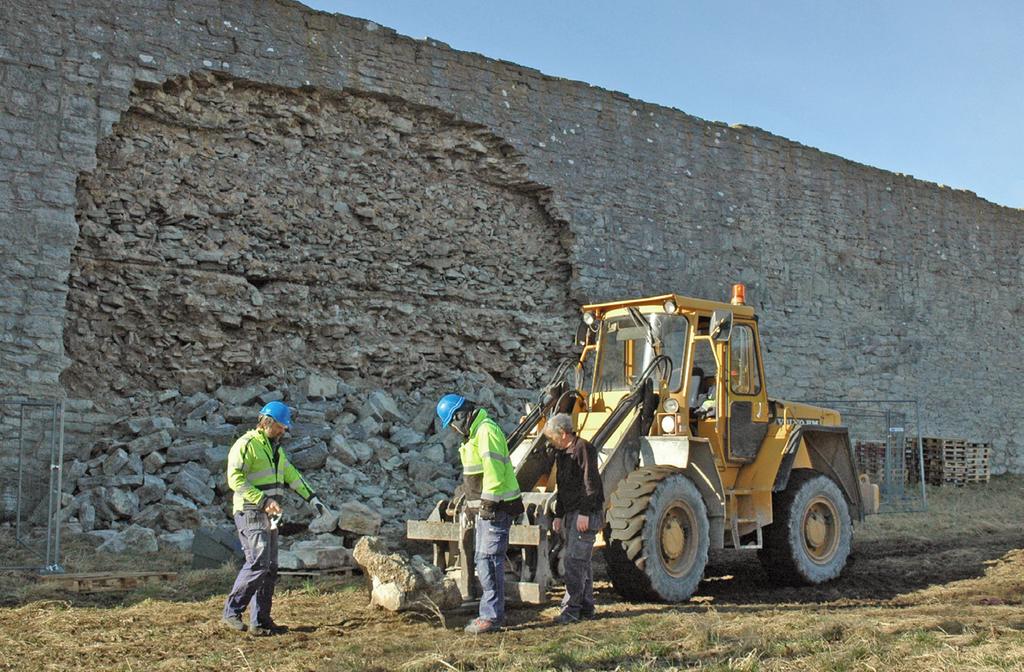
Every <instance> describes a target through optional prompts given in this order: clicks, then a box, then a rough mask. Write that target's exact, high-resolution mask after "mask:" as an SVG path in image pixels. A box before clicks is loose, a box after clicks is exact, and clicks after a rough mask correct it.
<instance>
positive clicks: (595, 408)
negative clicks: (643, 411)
mask: <svg viewBox="0 0 1024 672" xmlns="http://www.w3.org/2000/svg"><path fill="white" fill-rule="evenodd" d="M584 310H585V313H584V314H585V316H586V319H587V320H588V324H589V325H590V327H589V331H590V334H591V336H590V338H589V339H587V340H586V342H585V343H584V352H583V356H582V357H581V364H580V371H581V372H583V373H582V374H581V375H580V379H581V380H582V381H583V383H584V387H583V393H584V395H583V396H584V397H585V399H586V402H585V404H584V405H585V412H584V413H583V414H582V415H581V418H582V422H581V425H582V426H581V427H580V430H581V433H582V434H583V435H584V436H585V437H587V438H589V437H588V431H587V430H588V429H590V430H593V429H594V428H596V427H598V426H600V425H601V424H602V423H603V422H604V420H605V419H606V418H607V416H608V414H609V413H610V412H611V411H612V410H613V409H615V408H616V406H617V405H618V404H619V402H621V401H622V400H623V398H625V397H626V396H627V395H629V394H630V392H631V390H633V389H635V386H636V384H637V382H638V380H639V379H640V378H641V376H644V375H645V374H646V375H647V377H648V378H650V379H651V380H652V383H653V389H654V393H655V394H656V395H657V410H656V414H655V416H654V421H653V422H652V424H651V426H650V428H649V430H648V432H647V433H648V434H650V435H654V436H657V435H661V436H672V435H690V436H696V437H701V438H705V439H707V440H708V441H709V442H710V443H711V444H712V446H713V448H714V449H715V452H716V454H718V455H719V456H720V459H721V460H722V462H723V463H732V464H744V463H748V462H751V461H752V460H754V459H755V458H756V456H757V452H758V450H759V448H760V446H761V443H762V441H763V438H764V436H765V434H766V432H767V429H768V419H769V411H768V403H767V393H766V390H765V385H764V373H763V369H762V363H761V356H760V347H759V340H758V330H757V321H756V319H755V317H754V312H753V309H752V308H751V307H749V306H746V305H730V304H726V303H719V302H712V301H705V300H700V299H688V298H686V297H681V296H678V295H674V294H673V295H667V296H662V297H651V298H649V299H642V300H637V301H630V302H623V303H620V304H603V305H599V306H587V307H585V308H584ZM652 366H653V370H652Z"/></svg>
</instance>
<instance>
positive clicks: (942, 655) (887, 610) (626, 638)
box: [0, 477, 1024, 672]
mask: <svg viewBox="0 0 1024 672" xmlns="http://www.w3.org/2000/svg"><path fill="white" fill-rule="evenodd" d="M1022 486H1024V478H1019V477H1000V478H996V479H994V480H993V481H992V483H990V484H988V485H986V486H971V487H967V488H930V489H929V502H930V507H929V511H928V512H927V513H918V514H899V515H884V516H876V517H873V518H871V519H869V520H868V521H867V522H866V523H864V524H862V525H860V526H858V528H857V530H856V532H855V543H854V552H853V555H852V558H851V562H850V564H849V566H848V567H847V569H846V571H845V573H844V574H843V576H842V577H841V578H840V579H839V580H837V581H834V582H831V583H829V584H825V585H822V586H818V587H813V588H788V587H779V586H773V585H769V584H768V583H767V581H766V577H765V575H764V574H763V572H762V571H761V570H760V567H759V565H758V563H757V559H756V556H755V555H754V554H753V553H752V552H742V553H729V552H716V553H714V554H713V556H712V558H711V562H710V564H709V566H708V570H707V572H706V580H705V581H704V582H703V583H702V584H701V586H700V588H699V590H698V592H697V594H696V595H695V596H694V598H693V599H692V600H691V601H690V602H689V603H688V604H683V605H665V604H631V603H625V602H622V601H620V600H619V599H618V598H617V596H616V595H615V593H614V592H613V591H612V589H611V586H610V585H609V584H608V583H607V582H605V581H599V582H598V585H597V597H598V614H599V618H598V619H597V620H595V621H589V622H585V623H582V624H578V625H573V626H569V627H558V626H553V625H551V624H550V622H549V621H550V618H551V617H552V616H554V615H555V614H556V609H555V607H554V606H553V605H554V599H553V600H552V603H551V604H550V605H547V606H544V607H529V608H513V609H511V611H510V614H509V618H510V627H509V628H508V629H507V630H505V631H504V632H502V633H500V634H498V635H491V636H484V637H472V636H468V635H465V634H463V633H462V631H461V628H462V626H464V625H465V623H466V622H467V621H468V620H469V619H470V618H471V614H470V613H450V614H444V615H440V614H436V615H395V614H391V613H387V612H382V611H379V610H376V609H371V608H370V607H368V606H367V599H366V593H365V588H364V585H363V582H362V580H361V579H348V580H329V579H326V580H301V579H297V578H291V579H287V580H285V581H283V582H282V584H280V585H279V592H278V597H277V599H276V601H275V607H274V614H275V618H276V619H277V620H278V621H279V622H283V623H287V624H289V625H291V626H292V628H293V629H292V632H290V633H288V634H285V635H282V636H278V637H273V638H262V639H253V638H250V637H247V636H245V635H239V634H238V633H234V632H229V631H226V630H222V629H221V628H220V627H219V626H218V624H217V623H216V619H217V618H218V616H219V612H220V609H221V606H222V604H223V599H224V595H225V594H226V592H227V590H228V588H229V587H230V583H231V580H232V578H233V573H232V572H231V571H230V570H227V569H225V570H216V571H202V572H186V573H183V574H182V575H181V576H180V577H179V579H178V580H177V581H176V582H173V583H168V584H162V585H157V586H147V587H145V588H143V589H140V590H139V591H136V592H134V593H131V594H114V595H111V594H107V595H94V596H77V595H71V594H61V593H59V592H54V591H52V590H51V589H49V588H46V587H44V586H42V585H40V584H35V583H32V582H31V581H29V580H28V579H27V577H26V576H25V575H13V574H8V575H5V576H2V577H0V605H3V606H2V607H0V670H8V669H10V670H21V669H25V670H28V669H31V670H72V669H92V670H96V669H102V670H221V671H224V670H277V671H281V672H284V671H291V670H334V669H339V670H347V669H358V670H410V671H421V670H576V669H600V670H671V669H708V670H883V669H885V670H1024V606H1022V594H1024V575H1022V569H1024V551H1022V550H1019V549H1022V548H1024V527H1022V526H1021V524H1020V522H1019V521H1020V520H1021V517H1022V515H1024V498H1022V497H1020V492H1021V487H1022ZM184 559H185V558H184V557H149V558H136V559H132V560H131V563H132V564H133V565H134V567H133V568H136V569H143V568H145V569H151V568H152V569H166V568H168V567H170V566H173V565H175V564H178V563H181V562H183V561H184ZM67 560H68V564H69V565H72V564H73V565H77V566H76V567H74V568H81V569H94V568H97V567H99V566H102V565H101V564H98V563H101V560H100V559H97V558H96V557H95V555H94V554H92V553H91V552H90V550H89V549H88V548H82V547H75V546H72V549H71V551H69V553H68V558H67ZM108 568H109V567H108ZM598 573H599V574H600V568H599V570H598ZM554 597H557V595H553V598H554Z"/></svg>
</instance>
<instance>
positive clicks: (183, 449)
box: [166, 441, 213, 464]
mask: <svg viewBox="0 0 1024 672" xmlns="http://www.w3.org/2000/svg"><path fill="white" fill-rule="evenodd" d="M212 447H213V444H212V443H210V442H209V441H189V442H187V443H176V444H174V445H172V446H171V447H170V448H168V449H167V457H166V459H167V463H168V464H178V463H181V462H196V461H201V460H203V459H204V458H205V457H206V451H207V450H209V449H210V448H212Z"/></svg>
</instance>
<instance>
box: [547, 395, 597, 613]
mask: <svg viewBox="0 0 1024 672" xmlns="http://www.w3.org/2000/svg"><path fill="white" fill-rule="evenodd" d="M544 435H545V436H546V437H547V439H548V441H549V442H550V443H551V445H552V446H554V447H555V450H557V451H558V452H557V453H556V458H555V459H556V464H557V466H558V471H557V474H556V481H557V486H558V488H557V490H556V491H555V493H556V494H555V520H554V523H553V524H552V527H553V528H554V530H555V532H557V533H560V534H564V537H565V577H564V578H565V597H563V598H562V611H561V613H560V614H559V615H558V616H557V617H556V618H555V622H556V623H559V624H563V625H564V624H567V623H575V622H576V621H579V620H580V619H582V618H593V617H594V570H593V566H592V564H591V557H592V555H593V550H594V541H595V539H596V537H597V531H598V530H600V529H601V528H602V527H603V526H604V521H603V513H604V487H603V486H602V484H601V474H600V473H599V472H598V466H597V449H596V448H595V447H594V445H593V444H592V443H590V442H589V441H586V440H584V439H581V438H580V437H579V436H577V435H576V429H575V427H574V426H573V421H572V416H570V415H568V414H565V413H559V414H558V415H555V416H554V417H552V418H551V419H550V420H548V422H547V424H546V425H545V426H544Z"/></svg>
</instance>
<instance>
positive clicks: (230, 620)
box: [220, 616, 245, 632]
mask: <svg viewBox="0 0 1024 672" xmlns="http://www.w3.org/2000/svg"><path fill="white" fill-rule="evenodd" d="M220 622H221V625H223V626H224V627H225V628H230V629H231V630H236V631H238V632H244V631H245V623H243V622H242V619H240V618H239V617H238V616H224V617H223V618H221V619H220Z"/></svg>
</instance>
